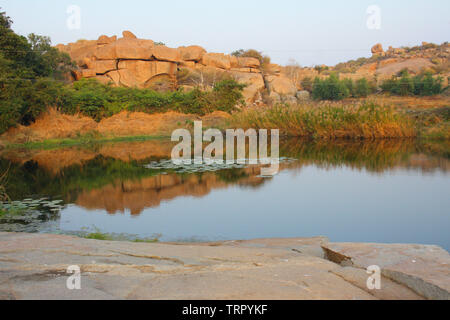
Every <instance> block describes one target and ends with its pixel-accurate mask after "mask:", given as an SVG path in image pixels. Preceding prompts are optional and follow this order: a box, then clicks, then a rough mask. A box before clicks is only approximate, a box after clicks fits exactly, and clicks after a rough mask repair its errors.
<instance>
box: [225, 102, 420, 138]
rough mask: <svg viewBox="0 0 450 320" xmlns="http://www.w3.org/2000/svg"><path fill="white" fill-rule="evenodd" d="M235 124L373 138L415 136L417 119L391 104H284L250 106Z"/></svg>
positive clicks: (290, 132)
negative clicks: (253, 107)
mask: <svg viewBox="0 0 450 320" xmlns="http://www.w3.org/2000/svg"><path fill="white" fill-rule="evenodd" d="M233 124H235V125H236V126H237V127H245V128H255V129H263V128H267V129H270V128H273V129H280V134H282V135H285V136H296V137H312V138H324V139H335V138H351V139H364V138H366V139H373V138H392V137H414V136H415V135H416V132H415V128H414V125H413V122H412V121H411V120H410V119H409V118H408V117H407V116H405V115H404V114H401V113H399V112H396V111H395V110H394V109H392V108H390V107H384V106H380V105H375V104H373V103H367V102H365V103H363V104H359V105H351V106H343V105H336V104H334V105H333V104H330V105H320V106H310V105H304V106H284V105H278V106H276V107H272V108H268V109H265V110H264V111H261V110H248V111H244V112H242V113H240V114H237V115H235V116H234V118H233Z"/></svg>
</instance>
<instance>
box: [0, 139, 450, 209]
mask: <svg viewBox="0 0 450 320" xmlns="http://www.w3.org/2000/svg"><path fill="white" fill-rule="evenodd" d="M172 146H173V143H171V142H168V141H161V140H152V141H146V142H131V143H114V144H112V143H110V144H102V145H96V146H91V147H89V148H80V147H71V148H64V149H54V150H6V151H4V152H3V153H2V154H1V155H0V156H1V160H0V172H3V171H4V170H6V168H8V167H9V179H8V184H7V186H6V191H7V193H8V195H9V196H10V197H11V198H12V199H13V200H22V199H25V198H27V197H34V198H36V197H42V196H45V197H50V198H52V199H62V200H63V201H64V203H66V204H76V205H78V206H80V207H83V208H85V209H87V210H94V209H104V210H106V211H107V212H108V213H110V214H115V213H118V212H125V211H126V210H129V211H130V213H131V214H132V215H138V214H140V213H142V211H143V210H144V209H145V208H151V207H158V206H159V205H160V204H161V203H162V202H164V201H170V200H172V199H175V198H177V197H182V196H193V197H202V196H205V195H207V194H209V193H210V192H211V191H212V190H214V189H223V188H227V187H228V186H231V185H239V186H247V187H249V188H257V187H260V186H261V185H263V184H265V183H270V180H268V179H264V178H262V177H260V176H259V174H260V167H259V166H246V167H244V168H230V169H223V170H218V171H214V172H209V171H204V172H203V171H199V172H195V173H186V172H177V171H176V170H170V169H151V167H149V166H148V164H149V163H152V162H156V161H161V160H162V159H168V158H169V156H170V153H171V150H172ZM449 150H450V146H449V142H441V143H419V142H417V141H414V140H383V141H376V142H362V141H361V142H351V141H333V142H314V141H308V140H301V139H290V140H285V141H281V143H280V154H281V156H282V157H287V158H289V159H296V161H287V162H282V163H281V165H280V170H281V171H283V170H297V171H298V170H300V169H301V168H302V167H305V166H310V165H314V166H316V167H319V168H323V169H332V168H337V167H348V168H351V169H353V170H365V171H367V172H370V173H372V174H380V173H383V172H385V171H388V170H389V171H392V170H394V171H395V170H415V171H419V172H421V173H428V172H442V173H444V174H446V173H447V172H449V171H450V152H449ZM146 165H147V167H146ZM149 168H150V169H149Z"/></svg>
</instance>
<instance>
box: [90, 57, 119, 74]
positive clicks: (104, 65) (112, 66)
mask: <svg viewBox="0 0 450 320" xmlns="http://www.w3.org/2000/svg"><path fill="white" fill-rule="evenodd" d="M93 69H94V70H95V73H96V74H105V73H107V72H109V71H113V70H116V69H117V60H97V61H94V62H93Z"/></svg>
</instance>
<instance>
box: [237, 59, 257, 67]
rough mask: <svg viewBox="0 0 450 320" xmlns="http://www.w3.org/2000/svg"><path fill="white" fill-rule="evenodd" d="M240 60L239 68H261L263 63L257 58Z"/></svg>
mask: <svg viewBox="0 0 450 320" xmlns="http://www.w3.org/2000/svg"><path fill="white" fill-rule="evenodd" d="M237 59H238V67H239V68H255V69H257V68H259V67H260V66H261V63H260V62H259V60H258V59H256V58H247V57H244V58H241V57H239V58H237Z"/></svg>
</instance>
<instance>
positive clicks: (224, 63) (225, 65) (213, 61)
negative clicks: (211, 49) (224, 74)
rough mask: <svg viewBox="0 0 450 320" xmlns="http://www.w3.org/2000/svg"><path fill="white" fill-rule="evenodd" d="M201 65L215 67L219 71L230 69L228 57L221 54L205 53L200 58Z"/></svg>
mask: <svg viewBox="0 0 450 320" xmlns="http://www.w3.org/2000/svg"><path fill="white" fill-rule="evenodd" d="M202 64H203V65H205V66H210V67H216V68H220V69H225V70H229V69H231V61H230V56H228V55H225V54H223V53H206V54H204V55H203V57H202Z"/></svg>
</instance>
